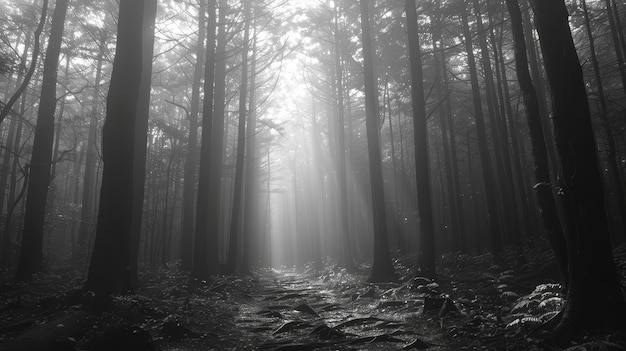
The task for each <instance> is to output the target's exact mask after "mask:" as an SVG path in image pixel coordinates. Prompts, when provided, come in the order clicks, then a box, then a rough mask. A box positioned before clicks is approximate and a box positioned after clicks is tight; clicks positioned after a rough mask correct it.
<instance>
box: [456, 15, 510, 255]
mask: <svg viewBox="0 0 626 351" xmlns="http://www.w3.org/2000/svg"><path fill="white" fill-rule="evenodd" d="M461 21H462V25H463V36H464V37H465V51H466V52H467V64H468V66H469V72H470V80H471V84H472V96H473V101H474V119H475V120H476V131H477V132H478V153H479V155H480V163H481V166H482V174H483V182H484V184H485V186H491V185H493V184H495V178H494V175H493V168H492V164H491V156H490V155H489V149H488V147H487V132H486V131H485V122H484V117H483V108H482V102H481V97H480V88H479V86H478V73H477V72H476V59H475V57H474V47H473V45H472V36H471V34H470V30H469V25H468V23H467V12H466V9H465V8H464V9H463V10H462V13H461ZM485 196H486V198H487V212H488V218H489V238H490V239H491V250H492V253H493V255H494V256H495V257H496V258H499V256H500V255H501V254H502V250H503V248H502V233H501V231H500V229H501V228H500V220H499V215H498V199H497V197H496V193H495V192H494V191H486V192H485Z"/></svg>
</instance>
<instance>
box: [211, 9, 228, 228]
mask: <svg viewBox="0 0 626 351" xmlns="http://www.w3.org/2000/svg"><path fill="white" fill-rule="evenodd" d="M219 8H220V13H219V23H218V33H217V46H216V49H215V87H214V94H213V127H212V128H211V133H212V134H211V169H210V170H209V172H210V173H209V183H210V184H209V193H210V194H211V198H210V199H209V210H208V213H207V217H208V220H209V233H215V235H218V236H219V235H220V234H221V228H222V223H223V221H224V220H223V218H222V206H221V204H222V168H223V164H224V137H225V134H226V132H225V128H224V127H225V124H224V122H225V118H226V111H225V108H226V101H225V97H226V62H227V53H226V42H227V32H226V14H227V12H228V9H229V7H228V3H227V1H225V0H220V2H219Z"/></svg>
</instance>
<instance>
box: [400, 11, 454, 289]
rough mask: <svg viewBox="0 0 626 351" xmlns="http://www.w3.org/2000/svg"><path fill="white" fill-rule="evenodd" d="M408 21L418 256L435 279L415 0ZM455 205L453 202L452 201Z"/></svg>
mask: <svg viewBox="0 0 626 351" xmlns="http://www.w3.org/2000/svg"><path fill="white" fill-rule="evenodd" d="M404 6H405V11H406V22H407V31H408V39H407V40H408V44H409V60H410V64H411V100H412V106H413V144H414V145H415V155H414V156H415V176H416V184H417V208H418V212H419V216H420V218H419V223H420V225H419V235H420V248H419V257H418V261H417V262H418V267H417V268H418V271H419V275H421V276H424V277H427V278H430V279H435V278H436V272H435V258H436V257H437V255H436V252H435V232H434V226H433V209H432V196H431V189H430V164H429V160H428V126H427V124H426V103H425V101H424V82H423V74H422V58H421V52H420V43H419V32H418V28H417V10H416V8H415V6H416V5H415V0H406V2H405V4H404ZM450 206H453V204H450Z"/></svg>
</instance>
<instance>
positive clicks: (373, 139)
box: [359, 0, 396, 283]
mask: <svg viewBox="0 0 626 351" xmlns="http://www.w3.org/2000/svg"><path fill="white" fill-rule="evenodd" d="M359 4H360V9H361V37H362V39H361V40H362V43H363V66H364V70H365V71H364V74H365V115H366V117H365V118H366V119H365V126H366V132H367V153H368V155H369V171H370V186H371V191H372V207H373V220H374V262H373V263H372V272H371V274H370V277H369V281H370V282H372V283H378V282H389V281H393V280H395V279H396V273H395V271H394V268H393V264H392V262H391V254H390V253H389V242H388V239H387V223H386V222H387V216H386V214H385V191H384V187H383V172H382V160H381V157H380V142H379V135H378V124H379V123H378V115H377V114H378V93H377V92H376V90H377V88H376V77H375V76H374V63H373V59H372V55H373V51H372V50H373V49H372V36H371V33H370V18H369V16H370V14H369V8H368V6H369V1H367V0H360V1H359Z"/></svg>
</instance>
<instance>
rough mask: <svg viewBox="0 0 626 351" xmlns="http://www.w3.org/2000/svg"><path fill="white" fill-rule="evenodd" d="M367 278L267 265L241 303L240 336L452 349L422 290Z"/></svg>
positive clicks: (323, 344)
mask: <svg viewBox="0 0 626 351" xmlns="http://www.w3.org/2000/svg"><path fill="white" fill-rule="evenodd" d="M362 281H363V280H357V279H356V278H355V276H354V275H350V274H347V273H345V271H339V272H334V273H333V272H330V273H327V274H323V275H321V276H319V275H314V274H312V273H306V272H305V273H299V272H296V271H294V270H280V271H278V270H274V269H268V270H263V271H261V272H259V275H258V276H257V283H256V284H255V286H254V287H253V288H252V290H251V292H250V296H249V298H248V299H245V300H244V301H242V303H241V305H240V306H239V309H238V310H239V313H238V315H237V316H236V319H235V322H234V323H235V330H236V332H237V333H239V335H238V336H236V337H238V338H240V340H241V341H244V340H242V339H245V343H246V344H248V345H250V346H252V347H253V348H256V349H259V350H337V349H341V350H401V349H425V348H428V349H429V350H444V349H447V348H444V347H443V346H439V345H443V340H442V338H443V334H442V333H441V330H440V328H439V327H438V323H437V322H434V321H432V320H431V321H428V318H427V317H424V316H423V315H422V309H423V305H424V298H423V297H421V295H420V294H416V292H415V291H411V290H410V289H409V286H408V285H406V284H405V285H400V284H384V285H380V284H379V285H373V284H368V283H363V282H362ZM435 317H436V313H435Z"/></svg>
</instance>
